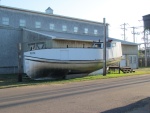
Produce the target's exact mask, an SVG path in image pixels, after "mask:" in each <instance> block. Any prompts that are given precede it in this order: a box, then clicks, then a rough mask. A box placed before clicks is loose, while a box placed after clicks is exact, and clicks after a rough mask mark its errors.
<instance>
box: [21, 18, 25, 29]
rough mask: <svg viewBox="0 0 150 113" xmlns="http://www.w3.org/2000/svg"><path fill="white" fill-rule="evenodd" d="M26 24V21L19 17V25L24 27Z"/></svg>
mask: <svg viewBox="0 0 150 113" xmlns="http://www.w3.org/2000/svg"><path fill="white" fill-rule="evenodd" d="M25 26H26V21H25V20H23V19H20V27H25Z"/></svg>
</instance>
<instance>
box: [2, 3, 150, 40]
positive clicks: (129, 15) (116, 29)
mask: <svg viewBox="0 0 150 113" xmlns="http://www.w3.org/2000/svg"><path fill="white" fill-rule="evenodd" d="M0 5H4V6H10V7H16V8H21V9H28V10H33V11H39V12H45V9H47V8H48V7H51V8H52V9H53V10H54V14H57V15H63V16H69V17H74V18H80V19H86V20H91V21H97V22H103V18H105V19H106V23H108V24H109V37H112V38H117V39H121V40H123V29H121V28H123V26H121V25H122V24H124V23H126V29H127V30H126V40H127V41H130V42H133V35H132V28H131V27H138V28H137V29H135V32H138V33H140V34H139V35H136V36H135V37H136V42H137V43H141V42H142V41H143V40H142V37H143V34H142V33H141V32H142V31H143V27H139V26H143V21H142V16H144V15H147V14H150V7H149V5H150V0H0Z"/></svg>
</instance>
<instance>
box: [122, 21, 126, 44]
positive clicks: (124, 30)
mask: <svg viewBox="0 0 150 113" xmlns="http://www.w3.org/2000/svg"><path fill="white" fill-rule="evenodd" d="M126 25H127V23H124V24H121V26H123V28H121V29H123V39H124V41H125V40H126V30H127V29H126Z"/></svg>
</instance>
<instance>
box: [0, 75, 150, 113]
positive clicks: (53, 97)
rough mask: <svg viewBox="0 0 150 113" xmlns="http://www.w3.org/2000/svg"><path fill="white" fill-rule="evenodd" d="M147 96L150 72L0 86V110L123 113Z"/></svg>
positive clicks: (1, 112) (6, 112)
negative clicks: (75, 80)
mask: <svg viewBox="0 0 150 113" xmlns="http://www.w3.org/2000/svg"><path fill="white" fill-rule="evenodd" d="M149 97H150V75H140V76H131V77H122V78H114V79H102V80H93V81H86V82H75V83H66V84H54V85H40V86H25V87H18V88H8V89H0V113H124V112H126V111H129V110H132V109H134V108H136V107H139V105H140V106H141V105H142V106H144V105H145V104H146V101H145V99H148V98H149ZM141 100H142V101H141ZM139 103H140V104H139Z"/></svg>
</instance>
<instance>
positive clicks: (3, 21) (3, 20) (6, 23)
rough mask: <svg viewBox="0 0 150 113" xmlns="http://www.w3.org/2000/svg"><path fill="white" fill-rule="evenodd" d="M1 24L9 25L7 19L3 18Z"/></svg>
mask: <svg viewBox="0 0 150 113" xmlns="http://www.w3.org/2000/svg"><path fill="white" fill-rule="evenodd" d="M2 24H3V25H9V18H7V17H3V18H2Z"/></svg>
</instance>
